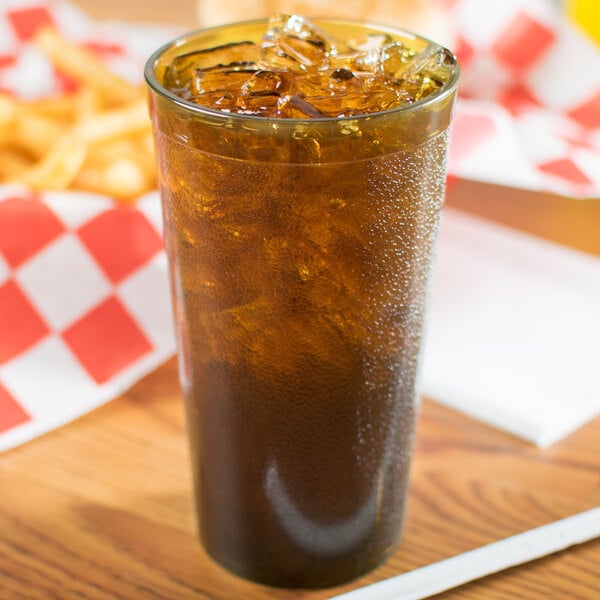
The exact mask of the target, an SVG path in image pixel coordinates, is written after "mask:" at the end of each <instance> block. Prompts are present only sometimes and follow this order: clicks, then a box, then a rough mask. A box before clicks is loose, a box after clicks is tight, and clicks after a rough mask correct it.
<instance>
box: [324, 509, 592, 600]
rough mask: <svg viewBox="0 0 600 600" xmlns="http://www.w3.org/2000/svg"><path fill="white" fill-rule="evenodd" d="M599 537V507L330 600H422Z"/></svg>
mask: <svg viewBox="0 0 600 600" xmlns="http://www.w3.org/2000/svg"><path fill="white" fill-rule="evenodd" d="M599 536H600V507H598V508H593V509H591V510H588V511H586V512H582V513H579V514H577V515H573V516H572V517H567V518H566V519H561V520H560V521H555V522H554V523H550V524H548V525H543V526H542V527H537V528H536V529H531V530H529V531H526V532H524V533H519V534H518V535H514V536H512V537H509V538H506V539H504V540H500V541H499V542H494V543H493V544H488V545H487V546H482V547H481V548H477V549H476V550H471V551H469V552H465V553H464V554H459V555H458V556H453V557H451V558H448V559H446V560H442V561H440V562H436V563H433V564H431V565H427V566H426V567H422V568H420V569H415V570H414V571H410V572H408V573H404V574H402V575H398V576H396V577H392V578H390V579H386V580H385V581H380V582H378V583H374V584H372V585H369V586H366V587H363V588H360V589H358V590H354V591H352V592H348V593H346V594H341V595H339V596H335V597H333V598H331V599H330V600H422V599H423V598H429V597H430V596H433V595H434V594H439V593H440V592H444V591H446V590H449V589H451V588H454V587H457V586H459V585H462V584H464V583H467V582H469V581H473V580H474V579H479V578H480V577H484V576H486V575H491V574H492V573H497V572H498V571H502V570H503V569H508V568H509V567H513V566H515V565H519V564H522V563H525V562H528V561H530V560H534V559H536V558H540V557H542V556H546V555H548V554H552V553H553V552H558V551H559V550H564V549H565V548H568V547H569V546H573V545H575V544H581V543H583V542H587V541H589V540H592V539H594V538H596V537H599Z"/></svg>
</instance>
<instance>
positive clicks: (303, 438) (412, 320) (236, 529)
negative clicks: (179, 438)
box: [151, 21, 455, 587]
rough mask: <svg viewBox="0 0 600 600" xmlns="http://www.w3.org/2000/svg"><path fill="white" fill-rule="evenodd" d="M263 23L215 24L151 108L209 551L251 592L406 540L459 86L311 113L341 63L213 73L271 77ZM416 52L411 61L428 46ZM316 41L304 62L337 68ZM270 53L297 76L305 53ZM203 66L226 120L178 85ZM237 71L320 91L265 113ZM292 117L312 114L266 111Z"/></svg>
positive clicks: (373, 561)
mask: <svg viewBox="0 0 600 600" xmlns="http://www.w3.org/2000/svg"><path fill="white" fill-rule="evenodd" d="M302 23H305V22H304V21H302ZM324 29H325V27H324ZM338 30H339V33H340V35H338V36H335V37H339V38H340V39H343V40H349V39H365V38H368V37H376V38H377V46H376V48H377V49H378V50H377V52H378V53H380V49H381V48H382V47H384V46H386V45H387V44H388V43H389V41H388V39H387V37H386V36H388V33H386V32H383V33H382V32H380V31H377V30H375V29H374V28H372V27H367V26H360V25H358V24H356V23H354V24H349V25H344V24H343V22H339V23H338V22H336V26H335V27H332V28H331V31H338ZM328 31H330V30H329V29H328ZM263 32H264V25H263V24H262V23H259V24H251V25H238V26H229V27H226V28H224V29H218V30H208V31H207V32H205V33H202V32H200V37H199V38H198V39H196V38H194V37H192V38H190V39H189V40H187V41H185V42H184V43H183V45H182V46H181V47H180V46H177V45H175V46H173V47H171V48H170V49H169V50H167V51H166V52H165V53H164V56H162V57H160V58H159V59H158V61H157V63H156V65H155V67H154V68H155V70H156V77H157V79H158V81H159V82H162V83H163V84H164V85H165V86H166V87H172V89H177V90H179V92H178V93H179V94H181V95H180V96H177V97H176V100H174V99H173V97H172V96H171V95H169V94H164V93H163V92H162V91H161V90H158V92H157V93H155V94H154V95H152V96H151V109H152V115H153V121H154V127H155V136H156V148H157V156H158V163H159V181H160V185H161V195H162V200H163V210H164V221H165V240H166V246H167V252H168V256H169V261H170V267H171V284H172V292H173V304H174V310H175V319H176V328H177V334H178V342H179V347H180V354H179V356H180V372H181V381H182V387H183V391H184V395H185V402H186V411H187V416H188V430H189V435H190V443H191V456H192V463H193V473H194V478H195V489H196V494H197V506H198V518H199V523H200V532H201V537H202V540H203V542H204V545H205V547H206V549H207V550H208V552H209V553H210V554H211V555H212V556H213V557H214V558H215V559H216V560H217V561H218V562H220V563H221V564H223V565H224V566H226V567H228V568H229V569H231V570H233V571H234V572H236V573H238V574H241V575H243V576H246V577H248V578H250V579H254V580H258V581H262V582H265V583H270V584H276V585H285V586H302V587H306V586H309V587H312V586H325V585H333V584H335V583H340V582H343V581H347V580H349V579H352V578H355V577H357V576H359V575H361V574H362V573H365V572H367V571H368V570H370V569H372V568H374V567H375V566H377V565H378V564H380V563H381V562H382V561H383V560H384V559H385V557H387V556H388V555H389V554H390V553H391V552H392V551H393V550H394V549H395V547H396V545H397V543H398V541H399V538H400V533H401V529H402V522H403V514H404V502H405V497H406V490H407V482H408V472H409V463H410V456H411V451H412V442H413V432H414V424H415V414H416V406H417V396H416V379H417V371H418V362H419V353H420V342H421V332H422V324H423V318H424V307H425V296H426V291H427V282H428V279H429V273H430V270H431V262H432V256H433V252H434V245H435V239H436V235H437V229H438V222H439V214H440V208H441V204H442V201H443V193H444V182H445V160H446V151H447V144H448V136H447V127H448V123H449V120H450V114H451V107H452V99H453V92H452V91H451V92H450V93H449V94H446V95H445V96H444V97H441V98H440V99H439V101H434V102H427V98H425V102H421V101H420V100H415V101H414V102H409V103H407V104H402V105H401V107H400V110H386V111H383V112H382V111H381V108H382V105H381V104H380V99H379V96H378V99H377V101H376V102H375V104H369V102H371V99H368V98H367V100H365V103H366V104H363V105H361V107H360V110H361V111H362V110H364V109H365V106H367V112H366V114H361V115H354V112H352V111H354V110H356V106H357V104H356V102H355V101H354V100H352V101H351V102H350V101H349V102H350V103H349V104H348V105H347V107H346V108H344V109H343V110H344V111H346V110H348V111H350V112H351V114H350V113H346V112H343V115H346V116H342V118H338V117H339V116H340V115H339V114H338V112H339V111H338V109H337V108H336V109H335V110H334V111H333V112H332V113H331V114H332V115H335V117H334V118H330V119H321V118H313V115H312V113H311V114H308V112H311V111H313V109H314V110H318V111H319V116H320V115H321V114H324V110H325V108H324V106H325V100H323V103H322V104H318V102H317V100H315V98H323V96H322V95H321V96H319V95H318V94H322V92H323V78H325V79H326V80H329V79H330V77H331V75H332V73H333V72H332V71H331V68H330V67H327V68H323V69H321V68H318V69H316V70H314V71H313V70H312V67H310V68H304V67H300V66H297V67H294V70H293V72H292V69H289V73H288V70H286V69H288V66H285V68H283V67H281V68H280V67H278V68H277V69H275V70H272V71H271V70H270V71H265V70H264V69H261V70H260V71H254V70H252V69H250V71H251V72H249V73H248V72H246V71H247V70H248V69H246V67H245V66H244V67H243V68H242V67H241V66H240V68H239V69H238V70H233V71H231V69H229V68H228V70H229V71H231V73H228V74H227V75H224V74H223V73H220V72H218V71H219V70H220V67H219V68H218V69H216V70H214V69H213V67H214V64H213V63H214V59H215V54H214V53H215V52H217V53H221V52H224V53H225V54H223V55H222V58H219V59H218V60H217V62H218V63H219V64H221V63H226V62H227V61H230V60H231V59H232V55H231V52H236V53H238V52H239V54H235V56H234V57H233V58H234V60H233V62H235V63H239V64H240V65H241V64H246V63H253V64H254V62H255V60H256V52H257V51H260V39H261V36H262V35H263ZM241 33H249V34H251V35H250V37H249V41H248V42H245V43H238V42H239V40H240V39H241V40H242V42H243V41H244V38H243V37H241V36H240V34H241ZM328 35H332V36H333V34H331V33H330V34H328ZM384 38H385V39H384ZM268 39H269V40H270V39H271V38H268ZM398 39H400V38H398ZM257 40H259V41H258V42H257ZM234 41H235V43H234V44H233V45H231V44H232V42H234ZM409 42H410V43H411V44H412V45H413V46H414V48H415V56H418V55H420V54H422V53H423V52H425V53H429V52H430V51H431V48H432V46H431V45H430V44H429V43H428V42H426V41H424V40H420V39H419V38H415V39H414V40H409V39H408V38H407V39H406V40H405V42H402V44H403V45H404V46H406V45H408V43H409ZM269 43H271V42H270V41H269ZM277 43H279V42H277ZM294 43H295V42H294ZM307 44H308V45H307V46H302V48H303V54H302V57H304V58H306V60H308V59H312V57H313V56H314V55H317V57H318V56H321V55H322V45H320V44H313V43H312V42H308V43H307ZM338 44H339V42H338ZM382 44H383V45H382ZM205 48H209V49H210V50H209V51H208V52H207V54H210V55H211V62H210V64H207V65H206V66H204V67H198V60H199V58H198V57H199V55H200V56H203V52H204V49H205ZM215 48H217V49H216V50H215ZM435 48H436V52H437V50H438V47H437V46H436V47H435ZM232 49H233V50H232ZM309 51H310V52H309ZM268 52H269V53H271V54H273V55H274V56H275V58H273V60H275V59H277V60H280V61H286V65H287V64H288V62H289V60H291V58H290V55H292V54H293V52H292V49H288V51H286V53H285V56H281V55H280V54H279V53H278V52H279V51H278V50H273V47H272V46H268ZM295 52H296V54H297V55H299V54H300V50H299V49H298V48H296V47H295ZM368 52H369V51H365V53H366V54H368ZM247 53H249V54H247ZM366 54H365V55H366ZM177 56H180V57H181V58H176V57H177ZM361 56H363V55H361ZM248 57H250V59H248ZM339 57H340V54H336V60H338V59H339ZM259 60H260V59H259ZM294 60H296V59H294ZM298 60H300V59H298ZM328 60H333V59H332V58H331V57H330V58H329V59H328ZM348 60H349V59H348ZM352 60H355V57H354V58H353V59H352ZM190 61H191V62H190ZM228 64H229V65H231V62H229V63H228ZM174 65H178V66H177V67H175V66H174ZM211 65H212V66H211ZM198 68H202V69H205V70H204V71H201V73H202V74H201V77H200V79H204V78H206V77H211V78H213V75H214V80H218V81H219V82H221V83H219V84H218V85H219V86H222V81H232V82H234V85H233V87H232V88H231V89H232V90H233V92H232V94H231V97H229V92H227V93H226V94H225V93H224V92H223V89H221V88H220V89H219V90H217V91H216V92H215V93H216V94H217V95H219V98H221V97H222V96H223V97H225V100H227V102H231V103H230V104H229V105H227V106H229V107H230V108H227V107H226V106H225V105H223V106H222V108H223V109H224V110H219V112H215V111H214V110H212V109H214V108H215V105H214V104H213V103H209V104H208V110H205V109H206V108H207V107H205V106H201V105H196V104H195V102H196V100H195V99H193V98H192V96H188V92H189V88H186V89H187V90H188V91H185V90H182V89H181V84H182V83H183V82H189V81H191V79H190V78H189V77H188V76H187V75H186V74H189V73H195V72H196V71H197V69H198ZM236 68H237V67H236ZM452 68H455V67H452ZM211 69H213V70H211ZM335 69H346V67H340V66H338V65H337V64H336V65H335ZM335 69H334V70H335ZM174 70H177V71H178V73H177V74H175V73H174ZM451 70H452V69H451ZM275 71H277V75H276V76H275V75H273V73H274V72H275ZM260 73H265V74H264V75H263V74H260ZM282 73H283V74H284V75H285V76H284V75H282ZM353 73H354V71H353ZM288 75H289V78H288V79H286V77H287V76H288ZM180 76H181V78H182V79H176V77H180ZM228 77H231V79H227V78H228ZM353 77H357V78H359V79H360V78H361V77H362V75H361V76H356V75H354V74H353ZM369 77H370V76H365V77H364V79H365V80H367V79H368V78H369ZM223 78H225V79H223ZM239 78H242V79H244V82H245V83H247V81H248V80H249V79H250V80H252V81H253V82H256V81H257V80H260V81H263V80H264V81H263V83H265V82H266V83H267V84H268V85H269V86H270V85H271V84H273V81H274V79H273V78H279V79H277V81H280V80H284V79H285V81H284V83H285V85H286V86H288V85H289V86H292V85H293V81H294V80H295V78H308V79H311V78H313V79H315V81H316V83H315V89H316V90H317V96H311V97H309V96H308V95H305V96H304V97H302V98H300V100H301V101H302V102H300V103H298V104H294V103H293V102H292V100H291V99H289V98H287V96H289V93H288V91H286V92H285V93H282V94H280V93H279V92H277V94H273V95H271V92H270V91H269V93H264V94H262V95H261V94H257V95H256V96H254V98H255V99H256V100H257V103H258V104H256V105H254V106H253V108H252V109H247V108H245V109H243V110H244V111H245V110H250V114H247V113H245V112H243V111H242V109H241V108H240V106H239V105H238V102H240V96H239V94H238V91H239V90H240V89H242V88H243V87H244V85H245V83H244V84H241V85H240V79H239ZM339 79H340V82H339V83H340V85H342V86H343V85H346V84H347V82H348V81H351V78H350V77H347V76H345V75H344V76H343V77H341V78H339ZM277 81H276V82H275V84H274V85H275V87H276V86H277V85H279V83H277ZM361 82H362V79H361ZM171 83H172V84H173V86H170V84H171ZM194 85H195V84H194ZM282 85H283V84H282ZM336 85H337V84H336ZM360 85H363V84H362V83H361V84H360ZM427 85H429V83H428V84H427ZM436 85H437V84H436ZM444 85H446V84H444ZM177 86H180V87H177ZM184 87H185V86H184ZM249 87H250V86H246V88H245V89H248V88H249ZM269 89H271V88H269ZM286 89H287V90H289V89H291V88H286ZM327 89H330V88H327ZM234 92H235V93H234ZM202 93H204V92H202ZM207 93H208V92H207ZM211 93H212V92H211ZM389 93H390V91H389V89H387V88H386V90H384V91H382V92H381V94H389ZM377 94H380V92H379V91H378V92H377ZM394 94H395V92H394ZM359 95H362V93H361V94H359ZM182 96H183V97H185V98H186V99H185V101H184V100H183V98H182ZM435 96H436V93H434V94H432V96H431V97H432V98H434V97H435ZM212 97H213V99H214V97H215V96H212ZM349 97H350V98H352V94H349ZM282 98H283V99H284V100H283V101H281V99H282ZM225 100H223V102H225ZM280 101H281V102H280ZM327 101H328V102H329V101H331V102H333V103H338V108H339V102H343V100H340V99H339V98H338V97H337V96H336V94H332V95H331V97H329V96H328V97H327ZM361 101H362V100H361ZM394 102H395V100H394ZM261 103H262V104H261ZM303 103H310V105H311V107H312V108H310V109H308V108H306V106H305V105H304V104H303ZM234 105H235V107H237V108H231V107H234ZM263 105H264V106H267V109H268V110H267V109H265V111H264V112H263V108H260V106H263ZM257 106H258V107H259V108H260V111H261V112H260V115H258V114H256V112H255V110H254V109H255V108H256V107H257ZM290 106H291V107H292V108H293V110H294V111H296V110H300V112H301V114H302V115H303V116H302V117H297V114H298V113H296V112H293V113H290V114H291V115H292V116H296V117H297V118H290V119H286V118H280V117H282V116H283V115H282V113H281V112H280V113H278V114H276V115H274V114H273V113H271V112H269V111H270V110H271V109H273V110H279V111H284V112H285V111H286V110H288V108H290ZM328 106H329V105H328ZM405 106H406V107H412V106H414V107H415V110H412V109H411V110H404V109H403V107H405ZM274 107H277V108H274ZM298 107H300V108H298ZM315 107H317V108H315ZM369 107H371V108H373V112H368V110H371V108H369ZM238 109H239V110H240V111H242V112H241V114H240V112H236V111H237V110H238ZM228 110H229V111H230V112H229V113H228V112H227V111H228ZM290 110H291V109H290ZM303 111H305V112H303ZM306 111H308V112H306ZM355 116H356V118H354V117H355ZM257 117H259V118H257ZM262 117H267V118H262ZM272 117H274V118H272Z"/></svg>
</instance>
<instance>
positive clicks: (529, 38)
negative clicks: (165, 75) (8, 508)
mask: <svg viewBox="0 0 600 600" xmlns="http://www.w3.org/2000/svg"><path fill="white" fill-rule="evenodd" d="M446 4H448V5H449V7H450V10H451V13H450V14H451V16H452V18H453V19H454V23H455V25H456V32H457V38H458V45H457V48H456V51H457V53H458V55H459V57H460V58H461V61H462V69H463V79H462V81H463V82H462V97H461V100H460V102H459V106H458V110H457V117H456V123H455V126H454V132H453V141H452V149H451V160H450V172H451V174H452V175H455V176H458V177H463V178H468V179H478V180H482V181H490V182H495V183H502V184H505V185H508V186H517V187H526V188H531V189H541V190H550V191H553V192H556V193H559V194H566V195H570V196H575V197H600V191H599V190H600V53H599V51H598V49H597V48H596V47H594V46H593V45H592V43H591V42H589V41H587V40H585V38H584V37H582V36H581V35H580V34H577V33H576V32H575V31H574V30H573V29H571V28H570V27H568V26H567V25H566V24H565V23H564V22H562V21H561V20H560V19H559V18H558V16H557V15H556V14H555V13H553V12H552V11H551V10H550V9H549V8H548V6H547V5H546V4H545V3H544V2H543V1H542V0H529V1H525V0H521V1H519V0H504V2H502V3H489V2H480V1H478V0H446ZM48 23H51V24H53V25H54V26H56V27H57V28H58V29H59V30H61V31H63V32H64V34H65V35H66V36H67V37H69V38H70V39H71V40H73V41H74V42H76V43H79V44H81V45H83V46H85V47H87V48H89V49H91V50H92V51H94V52H96V53H97V54H98V55H99V56H100V57H101V58H102V59H103V60H105V61H106V63H107V64H108V65H109V66H110V67H111V68H112V69H114V70H115V71H116V72H117V73H119V74H121V75H122V76H124V77H126V78H128V79H130V80H133V81H140V80H141V75H142V67H143V64H144V62H145V60H146V57H147V56H148V55H149V54H150V53H151V51H152V50H154V49H155V48H156V47H158V46H159V45H160V44H162V43H164V42H165V41H167V39H168V38H170V37H172V34H173V32H172V31H170V32H166V31H165V30H164V29H163V28H157V27H149V26H143V27H142V26H139V27H138V26H136V27H132V26H131V25H124V24H119V23H107V24H97V23H94V22H92V21H91V20H90V19H88V18H87V17H86V15H84V14H83V13H81V12H80V11H79V10H78V9H76V8H75V7H74V6H73V5H71V4H69V3H67V2H62V1H60V0H54V1H52V0H45V1H44V0H2V4H1V5H0V90H2V91H3V92H8V93H12V94H15V95H17V96H19V97H23V98H34V97H44V96H49V95H52V94H55V93H57V92H64V91H69V90H70V89H72V88H73V85H74V82H73V81H71V80H69V78H68V77H67V76H65V75H64V74H63V73H60V72H57V71H56V70H55V69H54V68H53V67H52V66H51V65H50V64H49V63H48V62H47V61H46V59H45V58H44V56H43V55H42V54H41V53H40V52H39V51H38V50H37V49H35V48H34V47H33V46H32V45H31V44H30V40H31V37H32V35H33V34H34V32H35V31H36V29H37V28H38V27H39V26H40V25H45V24H48ZM174 351H175V344H174V341H173V334H172V326H171V311H170V305H169V298H168V285H167V277H166V260H165V255H164V252H163V249H162V242H161V222H160V207H159V199H158V194H157V193H153V194H149V195H148V196H146V197H144V198H140V199H139V201H138V202H137V203H135V204H134V205H132V206H123V205H120V204H119V203H118V202H116V201H115V200H114V199H111V198H106V197H101V196H97V195H90V194H85V193H77V192H44V193H37V194H34V193H32V192H31V191H30V190H27V189H25V188H21V187H16V186H0V450H3V449H8V448H10V447H13V446H16V445H18V444H20V443H23V442H25V441H27V440H29V439H31V438H33V437H35V436H37V435H40V434H41V433H44V432H46V431H49V430H51V429H53V428H55V427H57V426H59V425H61V424H64V423H66V422H68V421H70V420H72V419H74V418H76V417H78V416H79V415H81V414H84V413H85V412H87V411H89V410H91V409H93V408H95V407H97V406H99V405H101V404H102V403H104V402H106V401H108V400H109V399H111V398H113V397H115V396H118V395H119V394H120V393H122V392H123V391H124V390H125V389H126V388H127V387H129V386H130V385H132V384H133V383H134V382H135V381H136V380H138V379H139V378H141V377H142V376H143V375H144V374H146V373H148V372H149V371H151V370H152V369H154V368H155V367H156V366H157V365H159V364H160V363H161V362H162V361H164V360H165V359H166V358H168V357H169V356H172V355H173V353H174Z"/></svg>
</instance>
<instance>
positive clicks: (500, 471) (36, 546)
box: [0, 361, 600, 600]
mask: <svg viewBox="0 0 600 600" xmlns="http://www.w3.org/2000/svg"><path fill="white" fill-rule="evenodd" d="M176 378H177V373H176V367H175V363H174V361H171V362H169V363H167V364H166V365H164V366H162V367H161V368H159V369H158V370H157V371H155V372H154V373H153V374H151V375H150V376H148V377H147V378H146V379H144V380H143V381H141V382H139V383H138V384H137V385H136V386H135V387H134V388H133V389H131V390H130V391H129V392H128V393H127V394H125V395H124V396H123V397H121V398H119V399H117V400H115V401H113V402H111V403H110V404H109V405H107V406H105V407H104V408H102V409H99V410H97V411H95V412H94V413H92V414H89V415H87V416H86V417H83V418H81V419H79V420H78V421H76V422H75V423H73V424H71V425H68V426H66V427H63V428H61V429H59V430H57V431H55V432H53V433H51V434H48V435H46V436H44V437H42V438H40V439H38V440H36V441H34V442H31V443H29V444H27V445H25V446H22V447H20V448H17V449H15V450H13V451H11V452H8V453H5V454H3V455H2V456H0V599H2V600H51V599H57V600H71V599H73V600H77V599H79V600H82V599H85V600H92V599H94V600H100V599H102V600H104V599H106V600H109V599H110V600H129V599H131V600H146V599H147V600H151V599H152V600H154V599H156V600H183V599H188V598H189V599H210V600H237V599H248V600H267V599H281V600H312V599H315V600H316V599H325V598H328V597H330V596H332V595H334V594H335V593H341V592H342V591H345V590H350V589H354V588H356V587H359V586H362V585H366V584H367V583H370V582H374V581H377V580H380V579H384V578H387V577H391V576H393V575H397V574H399V573H401V572H404V571H407V570H410V569H414V568H416V567H420V566H423V565H426V564H429V563H431V562H434V561H437V560H440V559H443V558H447V557H449V556H452V555H455V554H458V553H461V552H464V551H467V550H470V549H473V548H476V547H478V546H481V545H483V544H487V543H489V542H493V541H495V540H498V539H501V538H503V537H506V536H509V535H512V534H515V533H518V532H521V531H525V530H527V529H530V528H532V527H536V526H539V525H542V524H545V523H549V522H551V521H553V520H555V519H560V518H562V517H566V516H568V515H571V514H574V513H576V512H579V511H582V510H586V509H589V508H592V507H594V506H597V505H599V504H600V418H599V419H596V420H595V421H593V422H591V423H589V424H588V425H586V426H584V427H583V428H581V429H580V430H579V431H577V432H576V433H575V434H573V435H572V436H570V437H569V438H567V439H565V440H564V441H563V442H561V443H559V444H557V445H555V446H553V447H552V448H549V449H546V450H540V449H537V448H535V447H533V446H531V445H529V444H527V443H525V442H522V441H520V440H517V439H515V438H512V437H510V436H508V435H506V434H504V433H501V432H498V431H495V430H493V429H491V428H488V427H486V426H485V425H482V424H480V423H478V422H475V421H471V420H469V419H467V418H466V417H464V416H462V415H459V414H457V413H454V412H452V411H450V410H448V409H446V408H443V407H441V406H439V405H437V404H435V403H433V402H430V401H424V403H423V405H422V409H421V416H420V420H419V427H418V435H417V447H416V452H415V459H414V463H413V469H412V484H411V490H410V500H409V505H408V514H407V523H406V530H405V534H404V539H403V542H402V544H401V546H400V548H399V550H398V551H397V553H396V554H395V555H394V556H393V557H392V558H391V559H390V560H389V561H388V562H387V563H386V564H384V565H383V566H382V567H380V568H379V569H377V570H375V571H374V572H372V573H371V574H369V575H368V576H366V577H363V578H361V579H359V580H357V581H355V582H352V583H351V584H349V585H346V586H341V587H338V588H332V589H329V590H317V591H303V590H279V589H274V588H268V587H264V586H260V585H255V584H252V583H250V582H247V581H244V580H242V579H240V578H238V577H236V576H234V575H231V574H229V573H228V572H226V571H225V570H223V569H222V568H221V567H219V566H218V565H216V564H215V563H214V562H212V560H210V559H209V558H208V557H207V556H206V554H205V553H204V552H203V550H202V549H201V547H200V545H199V543H198V541H197V538H196V530H195V523H194V517H193V512H192V490H191V478H190V470H189V468H188V454H187V445H186V439H185V424H184V420H183V411H182V406H181V402H180V397H179V390H178V385H177V381H176ZM599 564H600V541H593V542H590V543H587V544H583V545H580V546H576V547H573V548H571V549H568V550H565V551H563V552H560V553H558V554H556V555H553V556H550V557H547V558H544V559H541V560H538V561H535V562H533V563H529V564H527V565H523V566H519V567H515V568H513V569H510V570H508V571H505V572H503V573H499V574H496V575H493V576H490V577H487V578H485V579H482V580H480V581H477V582H474V583H471V584H468V585H466V586H463V587H461V588H458V589H456V590H453V591H449V592H447V593H445V594H442V595H440V596H438V597H439V598H444V599H447V600H450V599H457V600H458V599H461V600H462V599H474V600H475V599H477V600H479V599H489V600H507V599H525V600H547V599H554V598H557V599H562V598H565V599H586V600H593V599H595V598H598V591H599V590H600V572H599V567H598V565H599Z"/></svg>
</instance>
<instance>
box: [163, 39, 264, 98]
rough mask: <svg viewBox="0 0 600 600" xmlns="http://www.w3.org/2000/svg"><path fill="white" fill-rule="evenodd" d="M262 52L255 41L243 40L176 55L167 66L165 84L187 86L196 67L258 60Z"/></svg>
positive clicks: (173, 86) (201, 67) (166, 85)
mask: <svg viewBox="0 0 600 600" xmlns="http://www.w3.org/2000/svg"><path fill="white" fill-rule="evenodd" d="M259 54H260V49H259V47H258V46H257V45H256V44H255V43H254V42H249V41H242V42H233V43H231V44H223V45H221V46H214V47H213V48H205V49H204V50H196V51H194V52H187V53H186V54H181V55H180V56H176V57H175V58H174V59H173V61H172V62H171V64H170V65H169V66H168V67H167V68H166V70H165V74H164V77H163V85H164V86H165V87H167V88H179V87H185V86H186V85H187V84H188V83H189V82H190V81H191V80H192V79H193V77H194V71H195V70H196V69H206V68H210V67H219V66H225V65H229V64H232V63H239V62H256V61H258V58H259Z"/></svg>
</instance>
